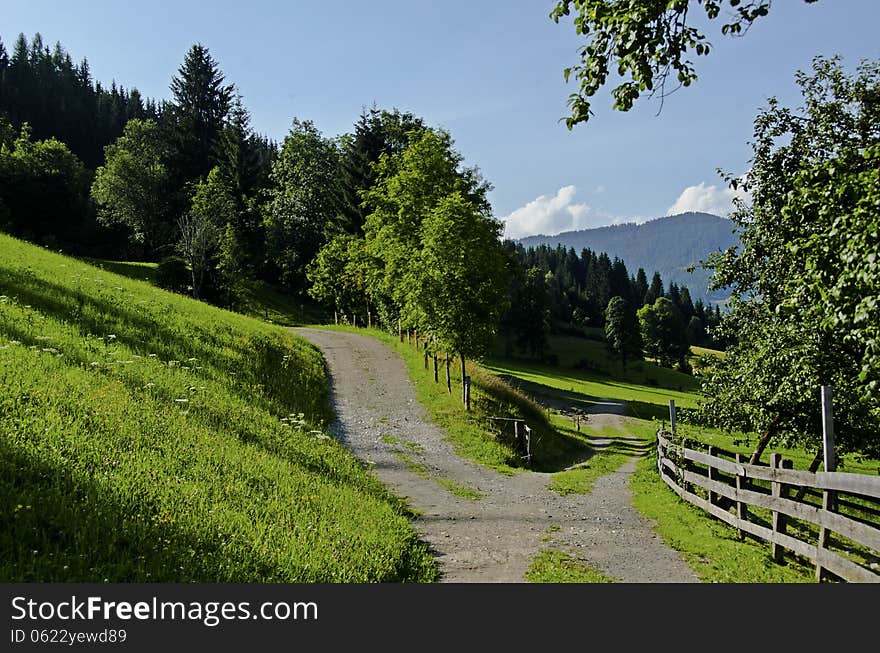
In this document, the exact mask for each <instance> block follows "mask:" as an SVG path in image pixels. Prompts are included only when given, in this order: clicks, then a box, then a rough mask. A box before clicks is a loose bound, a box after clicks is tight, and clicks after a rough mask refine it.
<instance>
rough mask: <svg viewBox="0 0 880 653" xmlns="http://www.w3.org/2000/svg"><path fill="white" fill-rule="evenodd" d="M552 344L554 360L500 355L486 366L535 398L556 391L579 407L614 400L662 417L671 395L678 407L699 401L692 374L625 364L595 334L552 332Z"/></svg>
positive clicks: (643, 363)
mask: <svg viewBox="0 0 880 653" xmlns="http://www.w3.org/2000/svg"><path fill="white" fill-rule="evenodd" d="M550 348H551V351H552V352H553V354H554V355H555V356H556V360H557V363H555V364H548V363H546V362H543V363H542V362H537V361H534V360H530V359H527V358H524V357H513V356H507V357H501V356H497V355H496V356H495V357H493V358H490V359H489V361H488V362H487V363H486V367H487V369H489V370H490V371H491V372H493V373H495V374H498V375H500V376H502V377H504V378H510V379H515V382H516V384H517V385H518V386H519V387H521V388H522V389H523V390H525V391H527V392H529V393H530V394H532V395H534V396H536V397H541V396H552V397H554V398H556V399H559V400H562V401H565V402H566V403H567V404H569V405H571V406H572V407H574V408H579V409H581V410H586V409H588V408H590V406H592V405H594V404H595V403H599V402H601V401H602V400H603V399H612V400H616V401H624V402H626V405H627V411H628V414H629V415H632V416H634V417H639V418H643V419H650V418H657V419H661V420H662V419H664V418H665V419H668V415H669V400H670V399H673V400H675V405H676V406H677V407H679V408H695V407H696V405H697V404H696V401H697V394H696V393H697V390H698V389H699V383H698V381H697V379H696V378H694V377H693V376H691V375H689V374H683V373H682V372H678V371H676V370H671V369H668V368H665V367H660V366H659V365H656V364H654V363H651V362H649V361H632V362H629V363H628V364H627V366H626V368H625V369H624V367H623V366H622V365H621V362H620V360H619V359H618V358H616V357H614V356H612V355H611V354H610V353H609V351H608V349H607V347H606V346H605V344H604V343H601V342H598V341H596V340H592V339H586V338H575V337H571V336H554V337H551V339H550ZM548 393H549V395H548Z"/></svg>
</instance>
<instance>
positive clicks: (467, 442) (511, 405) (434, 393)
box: [320, 326, 589, 474]
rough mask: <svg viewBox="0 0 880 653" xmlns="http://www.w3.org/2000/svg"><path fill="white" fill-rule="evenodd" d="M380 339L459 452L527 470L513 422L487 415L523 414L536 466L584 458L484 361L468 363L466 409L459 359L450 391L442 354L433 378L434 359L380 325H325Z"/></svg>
mask: <svg viewBox="0 0 880 653" xmlns="http://www.w3.org/2000/svg"><path fill="white" fill-rule="evenodd" d="M320 328H325V329H335V330H340V331H347V332H352V333H358V334H361V335H366V336H371V337H374V338H377V339H378V340H380V341H381V342H383V343H385V344H386V345H388V346H389V347H391V348H392V349H393V350H395V351H397V352H398V353H399V354H400V355H401V357H402V358H403V361H404V363H405V364H406V366H407V370H408V372H409V377H410V380H411V381H412V383H413V385H414V387H415V390H416V396H417V398H418V400H419V402H420V403H421V404H422V405H423V406H424V407H425V408H426V409H427V411H428V415H429V416H430V419H431V421H432V422H433V423H434V424H436V425H437V426H438V427H439V428H441V429H442V430H443V431H444V432H445V433H446V434H447V437H448V440H449V442H450V443H451V444H452V446H453V449H454V450H455V452H456V453H457V454H458V455H460V456H462V457H463V458H467V459H469V460H473V461H476V462H478V463H480V464H482V465H485V466H487V467H490V468H492V469H495V470H496V471H498V472H500V473H502V474H514V473H516V472H517V471H519V470H523V469H525V466H526V463H525V461H524V460H523V457H522V456H523V451H522V450H521V449H517V448H516V447H515V439H514V437H513V430H512V426H511V425H510V423H509V422H499V421H492V420H489V419H488V418H489V417H518V418H522V419H525V420H526V422H527V423H528V424H529V425H530V426H531V428H532V429H533V432H532V443H533V444H532V467H531V468H532V469H534V470H537V471H554V470H557V469H560V468H561V467H565V466H567V465H568V464H570V463H572V462H574V461H576V460H580V459H582V458H583V457H584V456H585V455H586V454H587V453H588V451H589V449H588V447H587V445H586V444H585V443H584V442H583V441H582V440H579V439H578V438H574V437H571V436H570V435H569V434H566V433H563V432H560V431H559V430H558V429H556V428H555V427H554V426H553V425H552V424H551V422H550V420H549V418H548V415H547V412H546V411H545V410H544V409H543V408H542V407H541V406H539V405H538V404H536V403H535V402H534V401H532V400H531V399H529V398H528V397H527V396H526V395H525V394H523V393H521V392H519V391H517V390H516V389H515V388H513V387H511V386H510V385H509V384H507V383H505V382H504V381H503V380H501V379H499V378H497V377H496V376H495V375H493V374H491V373H490V372H488V371H487V370H486V369H485V368H484V367H483V366H481V365H479V364H477V363H475V362H468V363H467V372H468V374H469V375H470V376H471V379H472V385H471V408H472V409H471V411H470V413H468V412H466V411H465V410H464V407H463V405H462V401H461V373H460V371H459V368H460V366H459V364H458V362H457V360H456V361H453V362H452V363H451V365H450V376H451V379H452V391H451V392H449V391H448V390H447V387H446V376H445V365H444V359H443V358H442V356H441V359H440V372H439V379H440V382H439V383H435V382H434V370H433V363H432V362H431V361H430V360H429V366H428V369H425V364H424V352H423V351H421V350H417V349H416V348H415V346H414V345H411V344H407V343H406V342H403V343H401V342H400V341H399V339H398V338H397V337H396V336H392V335H390V334H388V333H385V332H383V331H380V330H378V329H375V328H374V329H361V328H354V327H349V326H321V327H320Z"/></svg>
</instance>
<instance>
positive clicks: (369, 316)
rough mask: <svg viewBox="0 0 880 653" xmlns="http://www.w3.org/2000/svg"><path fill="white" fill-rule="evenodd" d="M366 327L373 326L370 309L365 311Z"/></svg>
mask: <svg viewBox="0 0 880 653" xmlns="http://www.w3.org/2000/svg"><path fill="white" fill-rule="evenodd" d="M367 328H368V329H371V328H373V316H372V315H370V311H367Z"/></svg>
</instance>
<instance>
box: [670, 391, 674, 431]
mask: <svg viewBox="0 0 880 653" xmlns="http://www.w3.org/2000/svg"><path fill="white" fill-rule="evenodd" d="M669 428H670V430H671V431H672V434H673V435H675V399H670V400H669Z"/></svg>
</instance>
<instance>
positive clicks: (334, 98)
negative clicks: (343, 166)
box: [0, 0, 880, 236]
mask: <svg viewBox="0 0 880 653" xmlns="http://www.w3.org/2000/svg"><path fill="white" fill-rule="evenodd" d="M554 4H555V3H554V2H548V1H543V0H540V1H539V0H532V1H527V0H471V1H460V0H443V1H434V2H427V1H422V0H408V1H406V2H404V1H402V0H399V1H395V2H392V1H390V0H374V1H373V2H335V3H328V2H323V1H319V0H313V1H308V2H304V1H292V2H280V1H279V2H268V1H265V0H251V1H249V2H240V1H239V2H229V1H227V0H220V1H218V2H210V3H208V2H187V1H186V0H178V1H176V2H169V1H166V0H154V1H153V2H150V3H130V2H119V1H118V0H114V1H112V2H109V1H106V0H96V1H90V2H80V1H72V0H71V1H67V2H47V1H41V0H27V1H21V0H15V1H13V2H6V3H4V8H3V21H2V24H0V37H2V38H3V41H4V42H5V43H6V44H7V49H11V44H12V43H13V42H14V39H15V37H16V36H17V35H18V33H19V32H23V33H24V34H25V35H26V36H27V37H28V38H29V39H30V37H31V36H32V35H33V34H34V33H35V32H40V33H41V34H42V36H43V39H44V41H45V42H47V43H48V44H54V43H55V41H60V42H61V43H62V45H63V46H64V47H65V48H66V49H67V50H68V51H69V52H70V54H71V56H72V57H73V58H74V60H76V61H79V60H80V59H81V58H82V57H88V59H89V63H90V65H91V69H92V73H93V75H94V76H95V78H96V79H98V80H100V81H102V82H103V83H108V84H109V82H110V81H111V80H113V79H115V80H116V81H117V83H120V84H122V85H124V86H126V87H137V88H138V89H139V90H140V91H141V92H142V93H143V94H144V95H146V96H150V97H154V98H157V99H160V98H166V97H169V90H168V84H169V82H170V80H171V77H172V76H173V75H174V74H175V72H176V70H177V68H178V66H179V65H180V63H181V61H182V60H183V56H184V54H185V53H186V51H187V49H188V48H189V47H190V45H192V44H193V43H195V42H200V43H203V44H204V45H206V46H207V47H208V48H209V49H210V51H211V53H212V55H213V56H214V58H215V59H216V60H217V61H218V62H219V64H220V67H221V69H222V70H223V71H224V73H225V74H226V77H227V80H228V81H230V82H233V83H235V84H236V86H237V87H238V89H239V91H240V92H241V93H242V95H243V97H244V101H245V104H246V106H247V107H248V108H249V110H250V111H251V114H252V118H253V124H254V126H255V128H256V129H257V130H258V131H259V132H261V133H263V134H265V135H267V136H269V137H271V138H274V139H277V140H279V141H280V140H281V139H283V137H284V135H285V134H286V133H287V131H288V129H289V127H290V124H291V120H292V119H293V118H294V117H297V118H300V119H309V120H312V121H314V122H315V124H316V125H317V126H318V128H319V129H321V130H322V131H323V132H324V133H325V135H327V136H334V135H338V134H341V133H343V132H346V131H349V130H350V129H351V128H352V125H353V124H354V122H355V121H356V120H357V117H358V115H359V113H360V111H361V109H362V108H363V107H365V106H366V107H369V106H371V105H372V104H374V103H375V104H376V105H377V106H378V107H380V108H392V107H396V108H399V109H401V110H406V111H412V112H413V113H416V114H418V115H420V116H422V117H424V118H425V119H426V121H427V122H428V123H429V124H431V125H434V126H438V127H444V128H446V129H448V130H449V131H450V132H451V134H452V136H453V138H454V139H455V142H456V147H457V148H458V149H459V150H460V151H461V152H462V154H463V155H464V157H465V160H466V163H467V164H469V165H476V166H478V167H479V168H480V169H481V170H482V172H483V175H484V176H485V177H486V178H487V179H488V180H489V181H490V182H491V183H492V184H493V185H494V190H493V191H492V193H491V195H490V199H491V201H492V204H493V207H494V211H495V214H496V216H498V217H499V218H503V219H506V220H507V222H508V232H507V233H508V235H511V236H521V235H525V234H527V233H537V232H543V233H556V232H559V231H563V230H567V229H572V228H588V227H594V226H600V225H603V224H611V223H615V222H624V221H641V220H645V219H649V218H654V217H659V216H662V215H666V214H668V213H670V212H678V211H681V210H689V209H694V210H709V211H711V212H718V213H723V212H724V211H726V210H727V207H728V205H729V201H730V193H729V192H728V191H726V189H724V187H723V182H722V181H721V179H720V178H719V176H718V174H717V173H716V169H718V168H721V169H723V170H726V171H728V172H731V173H734V174H740V173H742V172H744V171H745V170H746V169H747V167H748V158H749V154H750V149H749V147H748V141H749V139H750V136H751V132H752V121H753V119H754V117H755V114H756V113H757V111H758V110H759V108H760V107H762V106H764V105H765V103H766V99H767V98H768V97H770V96H774V95H775V96H777V97H779V98H780V99H781V100H782V101H783V102H784V103H786V104H789V105H795V104H797V103H798V100H799V95H798V93H797V88H796V86H795V84H794V73H795V71H797V70H798V69H802V70H806V69H808V68H809V67H810V62H811V60H812V58H813V57H814V56H815V55H818V54H822V55H826V56H830V55H834V54H840V55H842V56H843V58H844V64H845V65H846V66H847V67H848V68H850V69H853V68H854V67H855V65H856V64H857V63H858V61H859V60H860V59H863V58H872V59H878V58H880V38H878V36H877V25H880V2H877V1H876V0H820V1H819V2H818V3H816V4H810V5H807V4H805V3H803V2H802V1H801V0H776V2H775V3H774V6H773V8H772V11H771V13H770V15H769V16H768V17H767V18H765V19H764V20H763V21H760V22H758V23H756V24H755V25H754V26H753V27H752V29H751V31H750V32H749V33H748V35H747V36H745V37H744V38H738V39H737V38H729V37H723V36H721V34H720V22H719V21H714V22H712V23H709V24H708V25H707V29H706V31H707V33H708V35H709V36H710V40H711V42H712V43H713V45H714V46H715V49H714V51H713V53H712V54H711V55H710V56H709V57H700V58H698V59H697V62H696V63H697V72H698V74H699V75H700V80H699V81H698V82H697V83H696V84H695V85H694V86H692V87H690V88H688V89H684V90H682V91H681V92H679V93H676V94H674V95H672V96H671V97H668V98H667V99H666V102H665V104H664V106H663V110H662V112H661V113H660V115H659V116H658V115H657V110H658V108H659V104H658V103H657V102H656V101H649V102H644V101H643V102H640V103H639V104H638V105H637V107H636V108H635V109H634V110H633V111H630V112H629V113H620V112H615V111H612V110H611V108H610V106H611V103H610V100H609V98H608V95H607V93H603V95H601V96H599V97H597V98H595V101H594V103H593V105H594V110H595V112H596V115H595V116H594V117H593V118H592V119H591V120H590V122H589V123H588V124H586V125H580V126H578V127H575V129H574V130H573V131H569V130H568V129H566V127H565V126H564V124H563V123H561V122H560V121H559V119H560V118H562V117H563V116H564V115H565V113H566V106H565V99H566V97H567V96H568V94H569V93H570V92H572V91H573V90H575V88H574V86H573V85H566V84H565V82H564V80H563V78H562V70H563V68H565V67H566V66H567V65H571V64H572V63H574V62H575V60H576V50H577V47H578V46H579V45H580V44H581V41H580V40H579V39H578V37H577V35H575V34H574V29H573V27H572V25H571V23H570V22H567V23H560V24H558V25H557V24H555V23H554V22H553V21H552V20H551V19H550V18H549V13H550V10H551V8H552V7H553V5H554ZM610 80H611V81H613V80H614V77H613V76H612V77H610Z"/></svg>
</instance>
